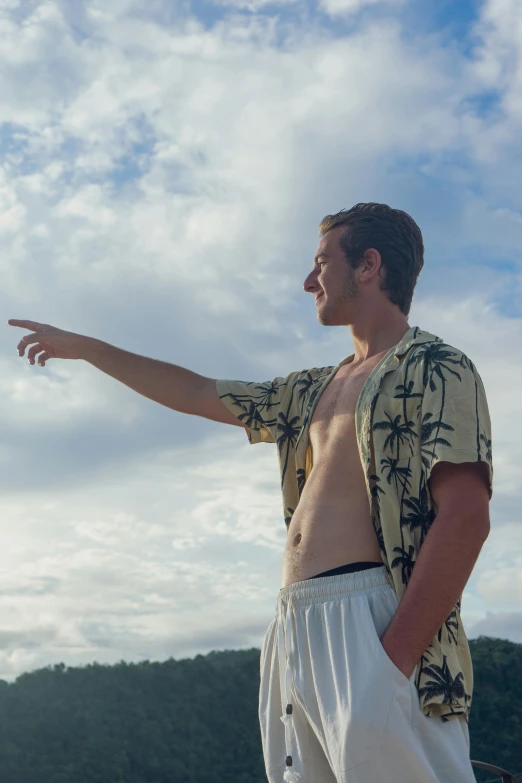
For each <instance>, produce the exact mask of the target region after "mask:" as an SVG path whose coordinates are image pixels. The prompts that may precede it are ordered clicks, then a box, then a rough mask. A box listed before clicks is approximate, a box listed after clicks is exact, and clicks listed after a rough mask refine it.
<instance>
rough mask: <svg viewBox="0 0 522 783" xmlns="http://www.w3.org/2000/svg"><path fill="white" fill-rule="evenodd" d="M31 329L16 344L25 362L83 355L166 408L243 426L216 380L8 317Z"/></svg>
mask: <svg viewBox="0 0 522 783" xmlns="http://www.w3.org/2000/svg"><path fill="white" fill-rule="evenodd" d="M8 323H9V325H10V326H19V327H21V328H23V329H27V330H30V331H31V332H32V333H31V334H28V335H24V336H23V337H22V339H21V340H20V342H19V343H18V346H17V348H18V354H19V356H24V355H25V352H26V349H28V350H27V360H28V361H29V363H30V364H34V363H35V361H38V364H39V365H40V366H42V367H43V366H45V363H46V361H48V360H49V359H83V360H84V361H86V362H89V364H92V365H93V366H94V367H97V368H98V369H99V370H101V371H102V372H104V373H106V374H107V375H110V376H111V377H112V378H115V379H116V380H117V381H120V382H121V383H124V384H125V385H126V386H128V387H129V388H130V389H133V390H134V391H136V392H138V394H142V395H143V396H144V397H148V398H149V400H153V401H154V402H158V403H159V404H160V405H165V406H166V407H167V408H172V410H175V411H179V412H180V413H189V414H191V415H193V416H203V417H204V418H206V419H212V420H213V421H220V422H223V423H224V424H233V425H235V426H240V427H241V426H242V424H241V422H240V421H238V419H237V418H236V416H234V415H233V414H232V413H230V411H228V410H227V408H226V407H225V406H224V405H223V403H222V402H221V400H220V399H219V396H218V393H217V391H216V381H215V380H214V379H212V378H206V377H205V376H203V375H198V373H195V372H192V371H191V370H185V369H184V368H183V367H178V366H177V365H175V364H169V363H168V362H162V361H159V360H158V359H149V358H147V357H146V356H140V355H138V354H135V353H131V352H130V351H124V350H122V349H121V348H116V347H115V346H114V345H110V344H109V343H105V342H102V341H101V340H96V339H95V338H92V337H86V336H84V335H81V334H75V333H73V332H66V331H64V330H63V329H57V328H56V327H54V326H50V325H49V324H41V323H37V322H36V321H27V320H16V319H10V320H9V321H8Z"/></svg>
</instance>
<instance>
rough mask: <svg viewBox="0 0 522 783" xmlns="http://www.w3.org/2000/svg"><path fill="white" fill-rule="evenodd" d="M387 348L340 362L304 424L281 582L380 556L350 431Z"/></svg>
mask: <svg viewBox="0 0 522 783" xmlns="http://www.w3.org/2000/svg"><path fill="white" fill-rule="evenodd" d="M385 354H386V351H383V352H382V353H379V354H376V355H375V356H372V357H371V358H370V359H367V360H366V361H365V362H364V363H362V364H360V365H359V366H358V367H356V368H353V367H352V365H351V364H347V365H343V366H342V367H340V368H339V370H338V371H337V373H336V374H335V376H334V378H332V380H331V381H330V383H329V384H328V386H327V387H326V389H325V390H324V392H323V393H322V394H321V397H320V399H319V401H318V403H317V405H316V408H315V410H314V413H313V417H312V421H311V424H310V430H309V440H310V446H311V448H312V452H313V467H312V470H311V472H310V475H309V476H308V479H307V481H306V484H305V486H304V489H303V493H302V495H301V499H300V501H299V505H298V506H297V508H296V510H295V513H294V516H293V517H292V521H291V522H290V526H289V528H288V535H287V540H286V548H285V553H284V557H283V567H282V586H283V587H285V586H286V585H289V584H293V583H294V582H300V581H302V580H304V579H308V578H309V577H311V576H315V575H316V574H318V573H321V572H323V571H327V570H330V569H331V568H336V567H338V566H341V565H345V564H348V563H355V562H358V561H372V562H376V563H380V562H381V553H380V549H379V544H378V542H377V537H376V535H375V531H374V529H373V525H372V521H371V515H370V505H369V502H368V493H367V491H366V483H365V478H364V473H363V468H362V465H361V460H360V457H359V448H358V446H357V438H356V431H355V407H356V405H357V400H358V398H359V394H360V391H361V389H362V387H363V385H364V383H365V381H366V379H367V378H368V376H369V375H370V373H371V372H372V370H374V369H375V367H376V365H377V364H378V363H379V362H380V360H381V359H382V357H383V356H384V355H385Z"/></svg>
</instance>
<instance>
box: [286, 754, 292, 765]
mask: <svg viewBox="0 0 522 783" xmlns="http://www.w3.org/2000/svg"><path fill="white" fill-rule="evenodd" d="M292 763H293V762H292V756H287V757H286V766H287V767H291V766H292Z"/></svg>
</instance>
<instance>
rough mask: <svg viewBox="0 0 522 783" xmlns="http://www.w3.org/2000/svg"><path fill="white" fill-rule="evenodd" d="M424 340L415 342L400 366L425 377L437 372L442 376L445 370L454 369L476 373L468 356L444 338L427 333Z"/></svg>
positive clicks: (405, 354)
mask: <svg viewBox="0 0 522 783" xmlns="http://www.w3.org/2000/svg"><path fill="white" fill-rule="evenodd" d="M421 334H422V335H423V339H422V338H421V339H419V340H413V341H412V342H411V343H410V345H409V346H408V350H407V351H405V352H404V354H403V355H402V356H401V357H400V358H401V360H402V361H401V363H400V366H401V367H404V368H407V369H408V371H409V373H411V371H412V369H413V370H416V371H417V372H420V373H422V374H423V375H426V374H427V373H428V374H431V373H432V372H435V373H436V374H437V375H439V376H440V375H441V374H442V373H443V372H444V370H446V371H448V372H449V371H451V370H452V369H453V370H454V371H456V372H458V368H461V369H463V370H471V371H475V369H476V368H475V364H474V363H473V361H472V360H471V359H470V357H469V356H468V354H467V353H466V352H465V351H464V350H462V348H459V347H457V346H455V345H452V344H451V343H448V342H446V341H445V340H444V339H443V338H442V337H438V336H437V335H434V334H429V333H427V332H424V333H421Z"/></svg>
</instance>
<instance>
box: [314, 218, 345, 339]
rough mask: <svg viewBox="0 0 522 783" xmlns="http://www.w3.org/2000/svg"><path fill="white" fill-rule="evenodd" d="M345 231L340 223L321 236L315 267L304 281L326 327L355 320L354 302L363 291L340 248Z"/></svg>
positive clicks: (341, 324) (319, 318) (318, 316)
mask: <svg viewBox="0 0 522 783" xmlns="http://www.w3.org/2000/svg"><path fill="white" fill-rule="evenodd" d="M345 230H346V229H345V228H344V227H343V226H339V227H338V228H334V229H332V230H331V231H328V233H326V234H325V235H324V237H322V238H321V241H320V242H319V246H318V248H317V253H316V256H315V259H314V268H313V270H312V271H311V272H310V274H309V275H308V277H307V278H306V280H305V281H304V290H305V291H307V292H309V293H311V294H313V295H314V297H315V303H316V307H317V318H318V320H319V323H321V324H323V326H345V325H347V324H349V323H351V322H352V321H351V317H350V316H351V315H352V314H353V313H352V312H351V311H352V310H353V303H354V300H355V299H356V298H357V296H358V293H359V291H358V287H357V281H356V275H355V270H353V269H352V267H351V266H350V264H349V263H348V261H347V260H346V257H345V255H344V252H343V251H342V250H341V248H340V247H339V239H340V237H341V234H342V233H343V231H345Z"/></svg>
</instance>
